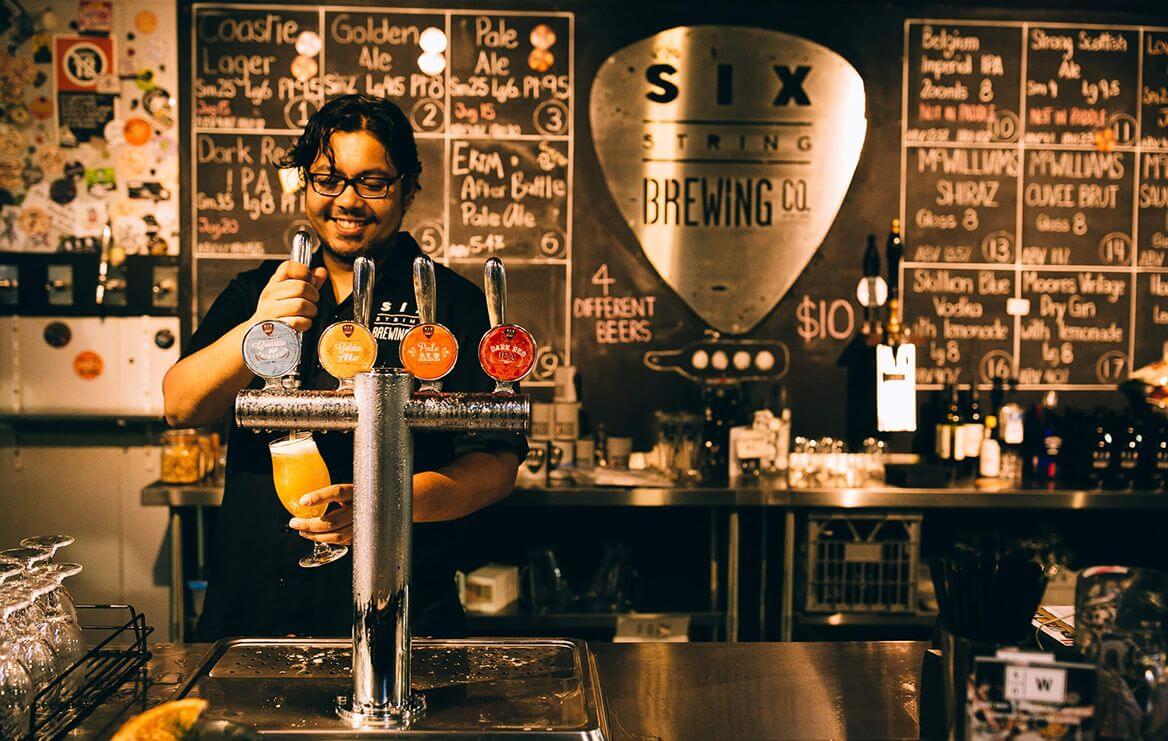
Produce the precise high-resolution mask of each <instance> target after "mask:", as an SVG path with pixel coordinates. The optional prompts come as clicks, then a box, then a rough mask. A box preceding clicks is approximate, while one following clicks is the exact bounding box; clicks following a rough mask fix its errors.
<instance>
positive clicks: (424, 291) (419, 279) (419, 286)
mask: <svg viewBox="0 0 1168 741" xmlns="http://www.w3.org/2000/svg"><path fill="white" fill-rule="evenodd" d="M414 301H416V302H417V304H418V322H419V323H420V324H433V323H434V322H435V320H436V318H437V315H438V310H437V307H436V304H437V293H436V292H435V289H434V261H433V260H431V259H430V258H428V257H426V256H425V255H419V256H418V257H415V258H414Z"/></svg>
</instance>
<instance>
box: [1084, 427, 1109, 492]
mask: <svg viewBox="0 0 1168 741" xmlns="http://www.w3.org/2000/svg"><path fill="white" fill-rule="evenodd" d="M1113 447H1114V440H1113V439H1112V437H1111V432H1110V431H1108V429H1107V419H1106V418H1105V417H1104V416H1103V412H1102V411H1099V412H1097V413H1096V415H1095V430H1094V432H1093V433H1092V435H1091V447H1090V449H1089V452H1090V455H1091V458H1090V462H1089V464H1088V465H1089V468H1088V469H1087V486H1089V487H1090V488H1092V489H1102V488H1104V487H1106V486H1107V484H1108V478H1109V477H1110V476H1111V457H1112V450H1113Z"/></svg>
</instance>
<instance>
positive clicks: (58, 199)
mask: <svg viewBox="0 0 1168 741" xmlns="http://www.w3.org/2000/svg"><path fill="white" fill-rule="evenodd" d="M76 197H77V185H76V184H74V182H73V181H72V180H71V179H69V178H61V179H59V180H54V181H53V182H52V184H51V185H49V198H52V199H53V203H59V204H61V205H62V206H64V205H65V204H66V203H72V202H73V199H75V198H76Z"/></svg>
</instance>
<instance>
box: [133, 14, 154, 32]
mask: <svg viewBox="0 0 1168 741" xmlns="http://www.w3.org/2000/svg"><path fill="white" fill-rule="evenodd" d="M134 28H135V29H136V30H137V31H138V33H154V31H155V30H156V29H157V28H158V16H157V15H155V14H154V11H152V10H143V11H142V12H141V13H139V14H138V15H136V16H134Z"/></svg>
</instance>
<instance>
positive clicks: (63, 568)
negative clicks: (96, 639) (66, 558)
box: [0, 535, 86, 738]
mask: <svg viewBox="0 0 1168 741" xmlns="http://www.w3.org/2000/svg"><path fill="white" fill-rule="evenodd" d="M72 542H73V538H72V537H70V536H68V535H42V536H38V537H35V538H25V539H24V540H22V541H20V547H19V548H9V549H6V550H0V738H22V737H24V736H25V735H27V733H28V730H29V713H30V710H31V705H32V703H33V701H34V699H36V698H37V694H38V693H39V692H41V691H42V690H43V689H44V688H45V687H46V686H48V685H49V683H50V682H52V681H53V680H54V679H56V678H57V677H59V676H61V675H62V674H63V673H65V672H66V671H67V670H68V669H69V667H71V666H72V665H73V664H74V663H76V662H77V661H79V660H80V659H81V658H82V657H84V655H85V650H86V649H85V640H84V637H83V635H82V632H81V626H80V625H79V623H78V622H77V610H76V608H75V607H74V605H73V599H72V597H70V596H69V593H68V592H67V591H66V590H65V588H64V586H63V582H64V580H65V579H67V578H68V577H70V576H75V575H77V574H78V573H80V572H81V566H80V565H79V564H75V563H58V562H56V561H54V557H55V556H56V553H57V550H58V549H60V548H63V547H65V546H67V545H69V544H70V543H72ZM74 689H75V688H74V687H71V686H69V682H68V681H66V682H64V683H62V684H59V685H58V686H57V687H56V688H55V689H54V690H53V692H52V693H50V694H49V695H47V696H42V697H40V698H39V700H38V702H39V703H40V706H39V707H38V708H37V711H38V713H43V712H47V711H51V710H54V709H56V706H57V705H58V704H59V703H61V702H64V701H65V699H66V698H67V697H68V696H69V695H70V694H71V693H72V691H73V690H74Z"/></svg>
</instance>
